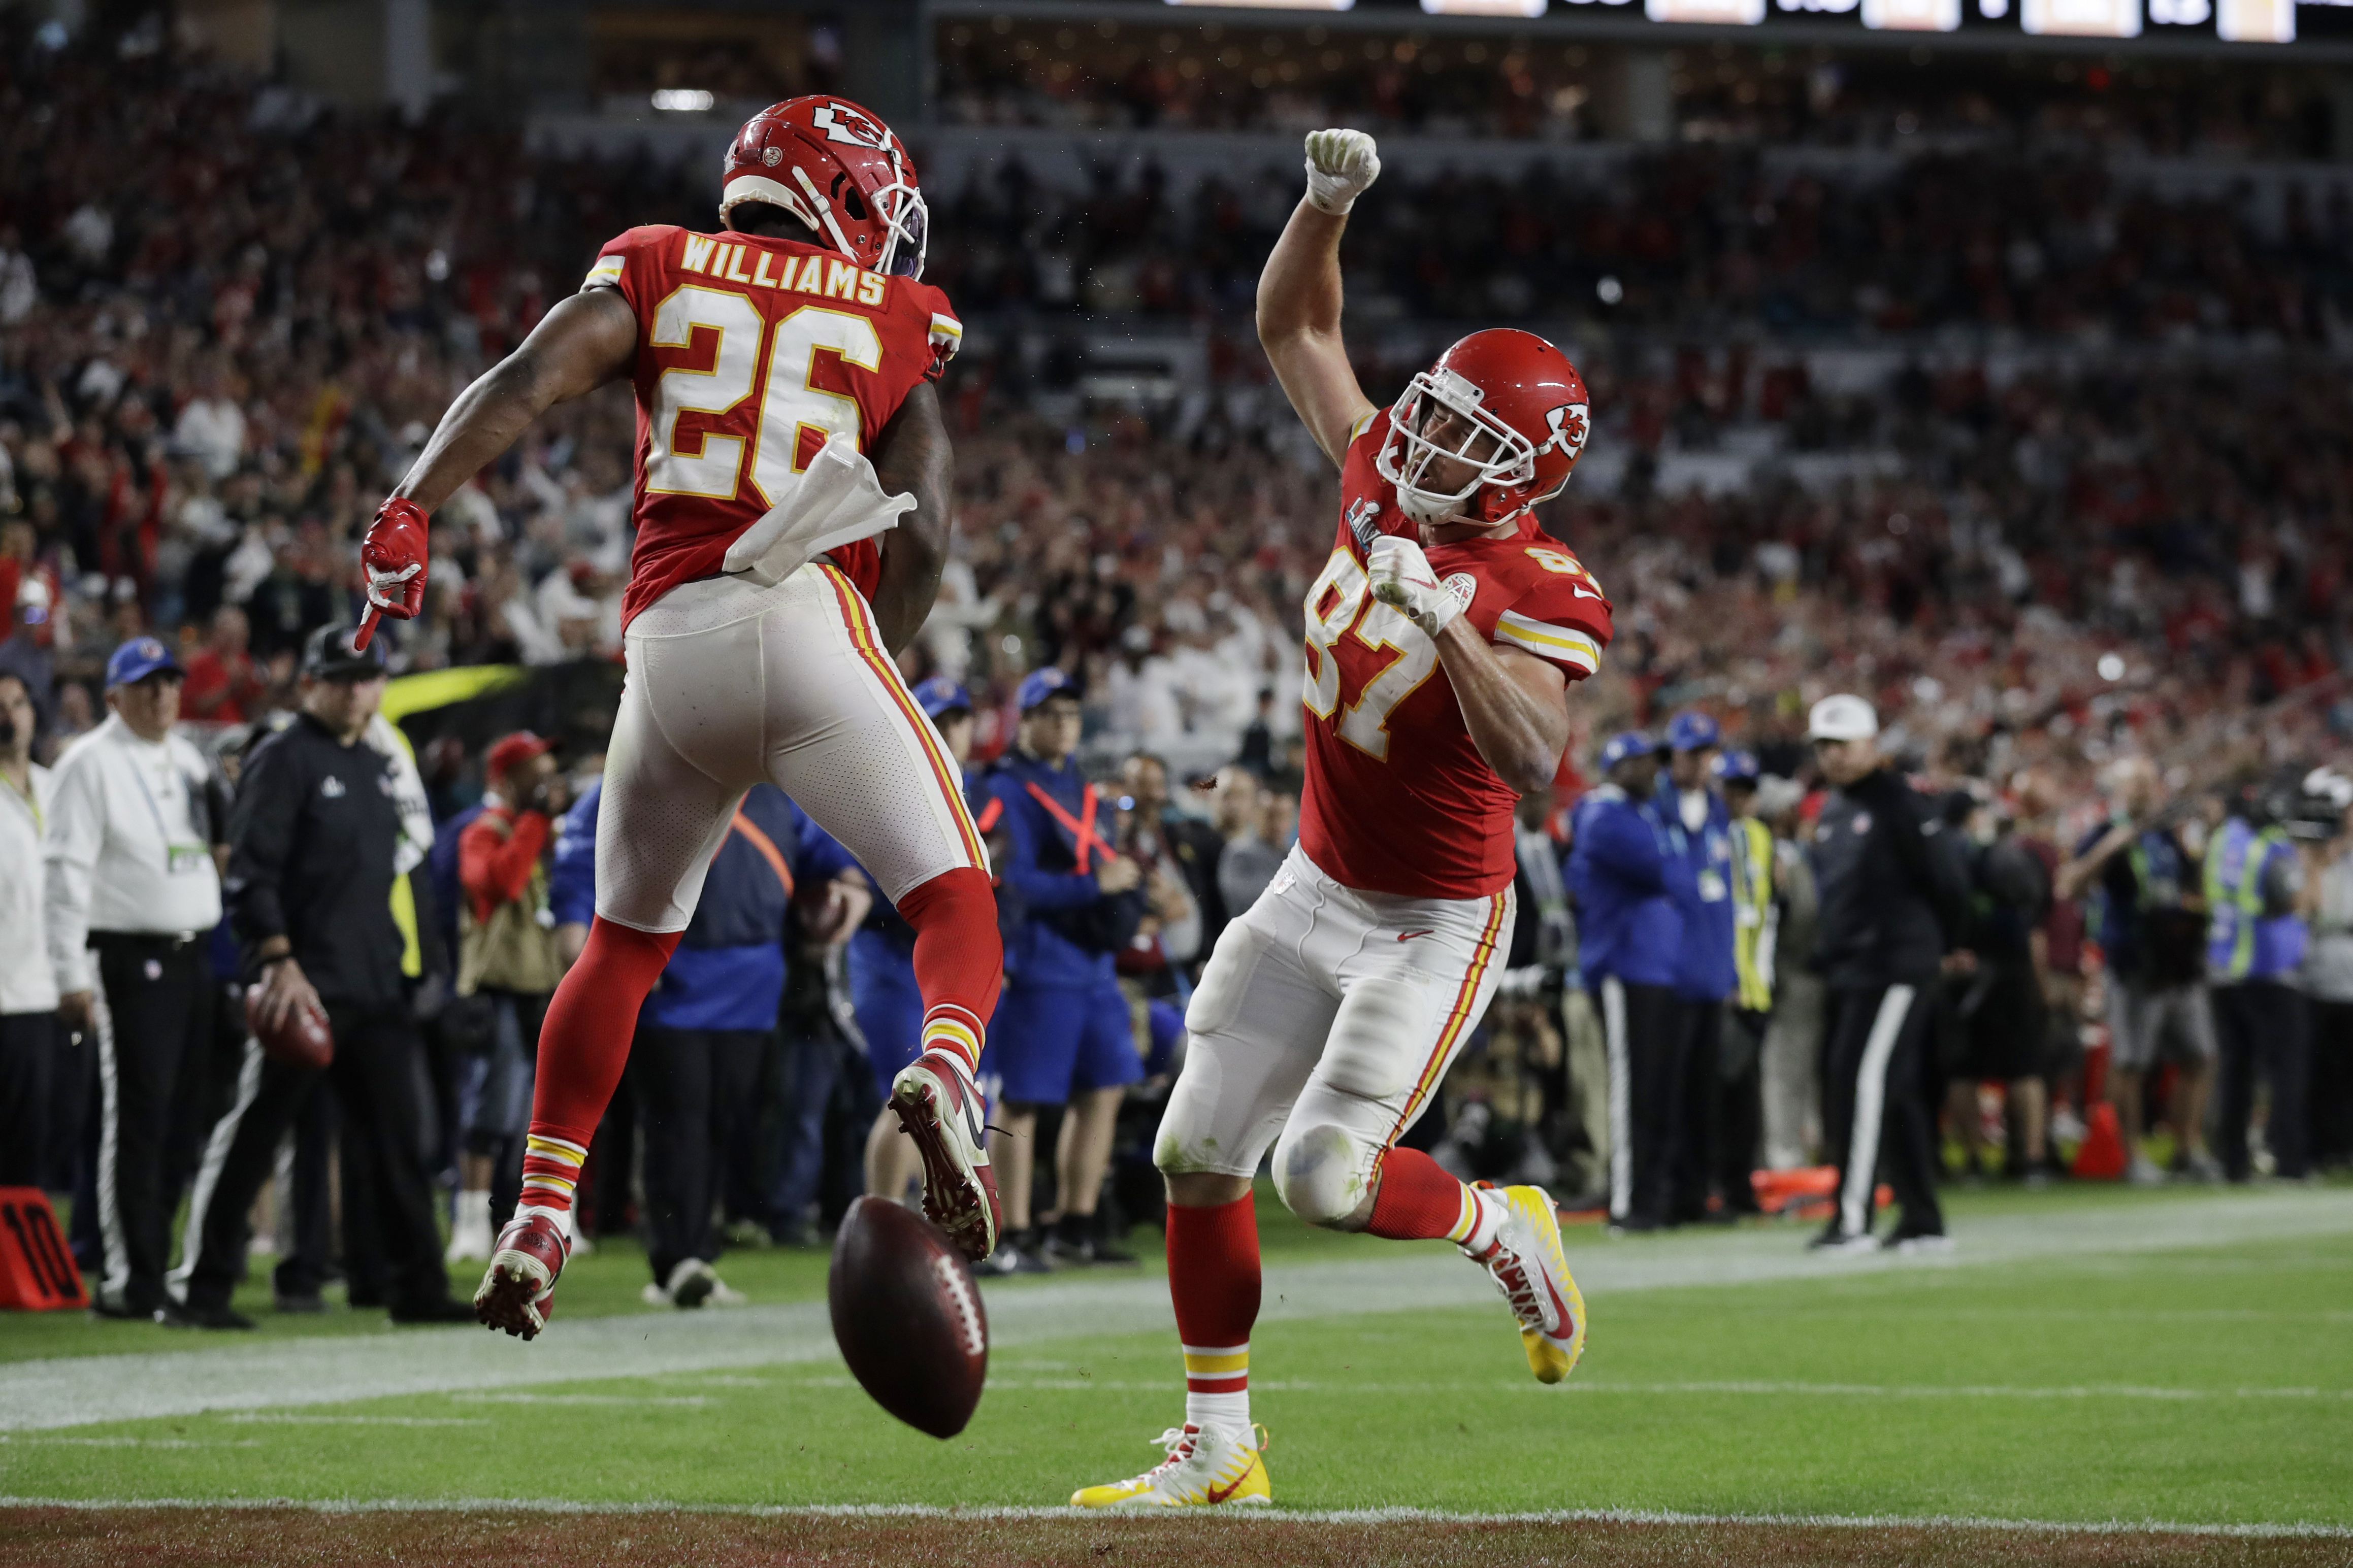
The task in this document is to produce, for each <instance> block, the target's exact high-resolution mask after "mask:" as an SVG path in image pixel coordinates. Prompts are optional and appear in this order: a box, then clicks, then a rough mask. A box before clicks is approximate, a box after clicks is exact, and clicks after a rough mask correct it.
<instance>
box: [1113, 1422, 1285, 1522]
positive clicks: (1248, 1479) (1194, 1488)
mask: <svg viewBox="0 0 2353 1568" xmlns="http://www.w3.org/2000/svg"><path fill="white" fill-rule="evenodd" d="M1153 1441H1154V1442H1155V1443H1157V1444H1159V1445H1160V1446H1161V1447H1164V1448H1166V1449H1167V1450H1168V1457H1167V1458H1165V1459H1163V1460H1161V1461H1160V1462H1159V1463H1158V1464H1156V1465H1155V1466H1153V1467H1152V1468H1150V1469H1148V1470H1146V1471H1145V1472H1144V1473H1143V1474H1142V1475H1140V1476H1131V1477H1129V1478H1128V1479H1126V1480H1124V1481H1108V1482H1105V1483H1104V1484H1103V1485H1102V1486H1096V1487H1081V1488H1080V1489H1078V1490H1077V1491H1074V1492H1072V1493H1071V1507H1073V1508H1208V1507H1214V1506H1215V1505H1217V1504H1219V1503H1257V1504H1261V1505H1264V1504H1267V1503H1271V1502H1272V1501H1273V1500H1274V1493H1273V1491H1272V1489H1271V1488H1270V1487H1269V1486H1268V1485H1267V1480H1266V1460H1265V1459H1264V1458H1262V1457H1261V1453H1260V1450H1261V1449H1262V1448H1264V1447H1266V1430H1265V1428H1264V1427H1258V1428H1254V1429H1252V1430H1250V1431H1247V1432H1231V1431H1228V1430H1227V1429H1226V1428H1224V1427H1222V1426H1171V1427H1170V1428H1168V1430H1167V1431H1166V1432H1163V1433H1162V1434H1160V1436H1157V1437H1155V1438H1154V1439H1153Z"/></svg>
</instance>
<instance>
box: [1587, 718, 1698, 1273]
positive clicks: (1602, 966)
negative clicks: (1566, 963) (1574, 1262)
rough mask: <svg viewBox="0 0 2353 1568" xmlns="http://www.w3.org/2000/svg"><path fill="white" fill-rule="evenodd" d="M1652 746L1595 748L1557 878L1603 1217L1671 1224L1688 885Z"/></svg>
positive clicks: (1627, 1225) (1691, 895)
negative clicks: (1566, 901) (1603, 1129)
mask: <svg viewBox="0 0 2353 1568" xmlns="http://www.w3.org/2000/svg"><path fill="white" fill-rule="evenodd" d="M1661 761H1662V758H1661V756H1660V748H1659V746H1658V743H1657V742H1654V741H1652V740H1651V737H1650V736H1648V735H1645V734H1642V733H1641V732H1640V731H1629V732H1627V733H1624V734H1620V735H1613V736H1612V737H1610V739H1609V742H1608V743H1607V744H1606V745H1604V746H1603V747H1602V748H1601V752H1600V757H1599V762H1600V769H1601V776H1602V779H1603V781H1604V782H1603V783H1602V784H1600V785H1599V787H1597V788H1595V789H1594V790H1592V791H1591V792H1589V793H1588V794H1587V795H1586V796H1585V797H1584V798H1583V799H1582V800H1580V801H1578V802H1577V815H1576V816H1575V817H1574V818H1573V819H1572V823H1571V826H1570V832H1569V858H1568V885H1569V888H1570V889H1571V891H1572V892H1573V893H1574V895H1575V897H1576V900H1577V963H1578V966H1579V967H1580V968H1581V969H1582V970H1583V971H1584V974H1585V984H1587V985H1588V987H1590V988H1591V989H1592V991H1593V994H1594V999H1595V1000H1594V1005H1595V1006H1596V1007H1597V1008H1598V1009H1599V1012H1600V1014H1601V1024H1602V1029H1603V1035H1604V1039H1605V1042H1606V1045H1607V1048H1608V1051H1609V1118H1610V1124H1609V1223H1610V1225H1611V1226H1613V1227H1615V1228H1617V1229H1619V1230H1623V1231H1649V1230H1657V1229H1659V1228H1661V1227H1662V1226H1666V1225H1668V1224H1670V1223H1671V1217H1670V1215H1669V1211H1668V1206H1667V1205H1668V1199H1669V1190H1670V1185H1671V1184H1672V1179H1673V1178H1672V1169H1671V1166H1670V1161H1671V1160H1672V1157H1673V1147H1674V1146H1673V1143H1672V1137H1673V1126H1674V1117H1675V1106H1676V1101H1677V1097H1678V1096H1679V1094H1680V1092H1681V1090H1682V1086H1683V1074H1682V1070H1681V1068H1682V1063H1681V1061H1680V1060H1679V1059H1678V1049H1679V1047H1680V1046H1681V1044H1682V1042H1683V1030H1682V1028H1681V1023H1682V1019H1681V1016H1680V1009H1679V1007H1678V1005H1677V999H1676V996H1675V991H1674V985H1675V977H1676V973H1677V967H1678V959H1679V956H1680V953H1681V950H1682V946H1683V919H1684V911H1685V910H1688V909H1689V908H1690V907H1691V906H1692V905H1694V903H1696V902H1697V901H1698V900H1697V895H1696V893H1695V892H1694V889H1692V887H1691V875H1692V873H1691V861H1690V859H1689V858H1688V857H1687V856H1686V855H1685V853H1684V848H1683V824H1682V822H1681V821H1680V820H1679V818H1678V817H1676V816H1671V815H1669V813H1670V812H1671V811H1673V810H1674V809H1675V808H1674V807H1672V806H1670V805H1662V795H1661V791H1660V788H1659V783H1660V778H1661V769H1660V763H1661Z"/></svg>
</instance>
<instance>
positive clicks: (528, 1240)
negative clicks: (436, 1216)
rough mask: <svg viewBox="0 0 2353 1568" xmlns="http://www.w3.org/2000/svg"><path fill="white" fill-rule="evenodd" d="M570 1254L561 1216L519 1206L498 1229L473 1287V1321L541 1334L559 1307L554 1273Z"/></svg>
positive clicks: (530, 1334) (529, 1334) (526, 1335)
mask: <svg viewBox="0 0 2353 1568" xmlns="http://www.w3.org/2000/svg"><path fill="white" fill-rule="evenodd" d="M570 1255H571V1247H570V1245H569V1244H568V1243H567V1242H566V1241H565V1238H564V1222H563V1221H562V1220H561V1219H559V1218H558V1217H557V1216H555V1215H552V1214H549V1213H547V1212H546V1211H545V1210H543V1209H521V1210H518V1211H516V1214H515V1216H514V1218H512V1219H511V1220H509V1221H507V1226H506V1228H505V1229H504V1230H502V1231H501V1232H499V1243H498V1246H497V1247H494V1248H493V1249H492V1250H491V1267H490V1268H489V1270H488V1271H487V1272H486V1273H484V1274H483V1276H482V1283H481V1288H480V1289H477V1290H476V1291H475V1292H474V1320H475V1321H477V1322H479V1323H480V1324H481V1325H482V1327H484V1328H486V1329H504V1330H505V1331H507V1332H509V1333H511V1334H516V1335H520V1336H521V1337H522V1338H523V1339H526V1340H533V1339H537V1338H538V1337H539V1331H540V1330H542V1329H543V1328H545V1327H547V1316H548V1314H549V1313H550V1312H552V1311H554V1310H555V1308H554V1297H555V1279H556V1276H557V1275H559V1274H561V1273H563V1272H564V1262H565V1258H568V1257H569V1256H570Z"/></svg>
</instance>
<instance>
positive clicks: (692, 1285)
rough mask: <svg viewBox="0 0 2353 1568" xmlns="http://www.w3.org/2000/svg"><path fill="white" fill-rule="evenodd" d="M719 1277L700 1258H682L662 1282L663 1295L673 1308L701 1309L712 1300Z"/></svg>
mask: <svg viewBox="0 0 2353 1568" xmlns="http://www.w3.org/2000/svg"><path fill="white" fill-rule="evenodd" d="M718 1285H719V1276H718V1275H717V1274H716V1273H715V1272H713V1271H712V1267H711V1265H710V1264H708V1263H705V1262H704V1261H702V1258H681V1259H679V1264H678V1267H677V1268H673V1269H671V1270H670V1278H669V1279H666V1280H664V1281H663V1282H662V1295H663V1296H664V1297H665V1298H666V1299H667V1300H669V1302H670V1305H671V1306H673V1307H700V1306H702V1304H703V1303H704V1302H705V1301H708V1300H711V1292H712V1290H714V1289H717V1288H718Z"/></svg>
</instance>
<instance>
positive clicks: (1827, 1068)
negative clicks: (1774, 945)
mask: <svg viewBox="0 0 2353 1568" xmlns="http://www.w3.org/2000/svg"><path fill="white" fill-rule="evenodd" d="M1932 990H1933V983H1930V984H1922V985H1879V986H1870V987H1864V988H1857V987H1851V986H1840V985H1833V986H1831V989H1830V1006H1829V1009H1828V1010H1829V1014H1830V1018H1829V1026H1828V1027H1827V1028H1826V1029H1825V1030H1824V1031H1823V1040H1822V1078H1821V1083H1822V1142H1823V1143H1824V1144H1825V1145H1826V1146H1827V1147H1828V1148H1829V1149H1830V1150H1831V1152H1833V1153H1835V1154H1836V1155H1837V1157H1838V1173H1839V1184H1838V1189H1837V1196H1838V1201H1839V1212H1838V1214H1837V1215H1836V1216H1835V1217H1833V1218H1832V1220H1831V1227H1832V1228H1833V1229H1834V1230H1836V1231H1837V1232H1839V1233H1840V1234H1841V1235H1845V1236H1867V1235H1869V1234H1870V1232H1871V1223H1872V1217H1873V1208H1874V1205H1875V1203H1876V1200H1877V1197H1878V1193H1877V1186H1878V1180H1879V1172H1880V1169H1881V1167H1882V1165H1884V1166H1885V1169H1886V1172H1887V1182H1888V1184H1889V1185H1890V1186H1892V1187H1893V1188H1894V1189H1895V1201H1896V1202H1897V1203H1898V1204H1900V1205H1903V1209H1904V1217H1903V1220H1902V1221H1901V1223H1900V1224H1899V1225H1898V1226H1897V1229H1898V1230H1899V1232H1901V1233H1902V1234H1905V1235H1907V1236H1936V1235H1942V1234H1943V1232H1944V1229H1945V1216H1944V1215H1943V1213H1942V1211H1940V1210H1939V1209H1938V1208H1937V1206H1936V1121H1935V1119H1934V1118H1933V1117H1932V1116H1931V1115H1930V1114H1929V1110H1928V1100H1927V1086H1926V1073H1925V1068H1926V1065H1927V1053H1928V1037H1929V1030H1930V1027H1931V1021H1932V1016H1933V1014H1934V1012H1935V1006H1934V998H1933V996H1932V994H1931V992H1932Z"/></svg>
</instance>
